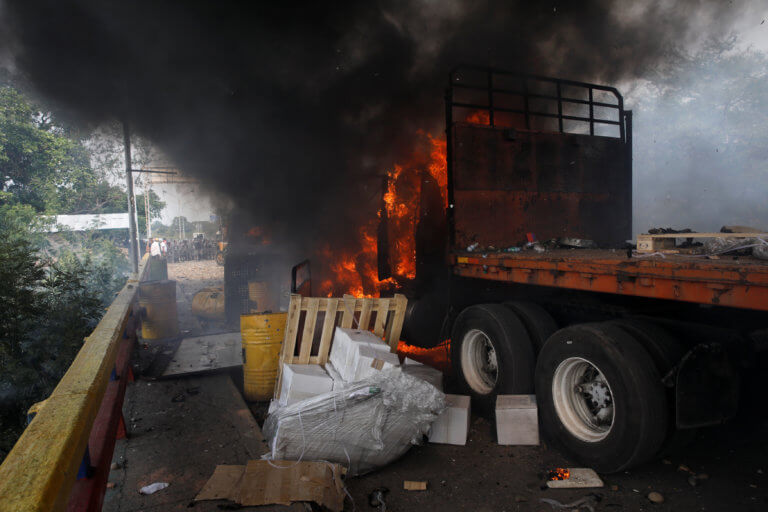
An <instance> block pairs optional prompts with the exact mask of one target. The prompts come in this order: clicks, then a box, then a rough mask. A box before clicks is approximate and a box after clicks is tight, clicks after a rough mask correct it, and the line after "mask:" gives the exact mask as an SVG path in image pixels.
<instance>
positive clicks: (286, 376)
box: [280, 363, 333, 405]
mask: <svg viewBox="0 0 768 512" xmlns="http://www.w3.org/2000/svg"><path fill="white" fill-rule="evenodd" d="M332 389H333V379H332V378H331V376H330V375H328V373H327V372H326V371H325V369H324V368H323V367H322V366H320V365H319V364H286V363H283V384H282V387H281V388H280V405H290V404H292V403H294V402H298V401H299V400H304V399H305V398H310V397H313V396H316V395H320V394H322V393H327V392H329V391H331V390H332Z"/></svg>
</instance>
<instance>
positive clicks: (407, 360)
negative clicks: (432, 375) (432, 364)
mask: <svg viewBox="0 0 768 512" xmlns="http://www.w3.org/2000/svg"><path fill="white" fill-rule="evenodd" d="M403 366H424V363H420V362H418V361H417V360H415V359H411V358H410V357H406V358H405V359H403Z"/></svg>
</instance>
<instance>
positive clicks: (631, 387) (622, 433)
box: [536, 323, 668, 473]
mask: <svg viewBox="0 0 768 512" xmlns="http://www.w3.org/2000/svg"><path fill="white" fill-rule="evenodd" d="M536 397H537V401H538V407H539V418H540V423H541V426H542V428H543V430H544V436H545V437H546V438H547V439H549V440H550V441H551V442H552V443H554V444H556V445H559V446H560V447H561V448H563V449H564V451H566V452H568V453H570V454H572V455H573V456H574V458H576V459H577V460H579V461H580V462H581V463H582V464H585V465H587V466H590V467H592V468H594V469H595V470H597V471H599V472H604V473H614V472H617V471H622V470H624V469H627V468H629V467H632V466H636V465H638V464H641V463H643V462H645V461H647V460H649V459H650V458H651V457H653V456H654V455H656V453H657V452H658V450H659V448H660V447H661V446H662V443H663V442H664V439H665V437H666V434H667V421H668V415H667V398H666V394H665V389H664V387H663V385H662V383H661V377H660V376H659V372H658V371H657V369H656V366H655V364H654V362H653V360H652V359H651V357H650V356H649V355H648V353H647V352H646V350H645V349H644V348H643V347H642V345H641V344H640V343H638V342H637V341H636V340H635V339H634V338H633V337H632V336H630V335H629V334H627V333H626V332H625V331H623V330H622V329H620V328H618V327H617V326H615V325H611V324H609V323H602V324H580V325H574V326H571V327H567V328H565V329H561V330H559V331H557V332H556V333H555V334H553V335H552V336H551V337H550V338H549V340H547V342H546V343H545V345H544V347H543V348H542V350H541V352H540V353H539V359H538V362H537V365H536Z"/></svg>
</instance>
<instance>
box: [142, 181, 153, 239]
mask: <svg viewBox="0 0 768 512" xmlns="http://www.w3.org/2000/svg"><path fill="white" fill-rule="evenodd" d="M150 190H151V189H150V188H149V180H147V186H146V187H145V188H144V215H145V216H146V220H147V240H149V239H150V238H152V217H150V214H149V191H150Z"/></svg>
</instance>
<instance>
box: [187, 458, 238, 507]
mask: <svg viewBox="0 0 768 512" xmlns="http://www.w3.org/2000/svg"><path fill="white" fill-rule="evenodd" d="M243 473H245V466H229V465H224V464H223V465H221V466H216V469H214V470H213V475H211V478H209V479H208V481H207V482H205V485H204V486H203V488H202V490H201V491H200V492H199V493H198V494H197V496H195V501H204V500H234V497H235V496H237V493H238V492H239V490H240V481H241V480H242V478H243Z"/></svg>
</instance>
